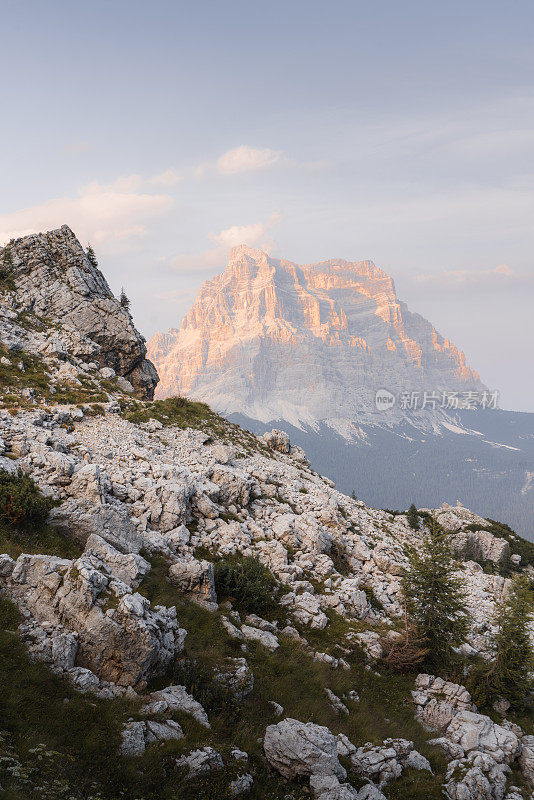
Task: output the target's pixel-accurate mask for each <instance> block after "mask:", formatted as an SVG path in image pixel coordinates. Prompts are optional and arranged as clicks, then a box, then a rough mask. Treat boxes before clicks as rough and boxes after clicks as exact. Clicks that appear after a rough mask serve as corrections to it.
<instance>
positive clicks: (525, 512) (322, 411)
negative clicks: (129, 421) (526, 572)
mask: <svg viewBox="0 0 534 800" xmlns="http://www.w3.org/2000/svg"><path fill="white" fill-rule="evenodd" d="M148 354H149V357H150V358H151V359H152V361H153V362H154V363H155V364H156V366H157V369H158V373H159V375H160V379H161V382H160V384H159V385H158V388H157V391H156V394H157V396H159V397H168V396H171V395H178V394H181V395H184V396H187V397H193V398H197V399H200V400H203V401H205V402H207V403H208V404H209V405H210V406H212V408H214V409H216V410H217V411H220V412H221V413H223V414H225V415H226V416H228V417H229V418H230V419H232V420H234V421H236V422H238V423H239V424H241V425H243V426H245V427H247V428H249V429H250V430H252V431H254V432H256V433H259V434H261V433H264V432H265V431H267V430H270V428H272V427H273V426H275V427H277V428H280V429H282V430H285V431H286V432H287V433H289V434H290V436H291V438H292V440H293V441H295V442H296V443H297V444H299V445H301V446H302V447H304V449H305V450H306V452H308V453H309V454H310V455H311V457H312V459H313V463H314V464H315V465H316V468H317V469H319V470H320V471H321V472H322V473H323V474H325V475H328V476H329V477H331V478H333V479H334V480H335V481H336V483H337V485H338V486H339V487H340V488H341V489H342V490H343V491H346V492H349V491H351V490H352V489H355V491H356V493H357V494H358V496H359V497H361V498H362V499H363V500H365V501H366V502H367V503H370V504H372V505H375V506H377V507H382V506H387V507H389V508H407V507H408V506H409V505H410V503H411V502H414V501H415V502H416V503H417V504H418V505H419V506H424V505H428V506H430V505H432V504H435V503H436V502H438V501H439V502H441V501H442V500H443V499H446V500H447V502H449V503H456V501H457V500H461V501H462V502H463V503H465V504H467V505H469V507H471V508H473V509H475V510H476V511H477V512H478V513H481V514H484V515H485V516H491V517H492V518H494V519H507V520H508V521H509V522H510V523H511V524H512V525H513V526H515V527H516V529H517V530H518V532H520V533H521V534H522V535H523V536H526V537H527V538H531V539H534V530H533V528H532V518H533V512H534V481H533V480H532V475H534V423H533V419H534V417H533V416H532V415H526V414H523V415H520V414H515V413H514V412H501V411H482V410H480V409H479V410H478V411H469V410H457V409H454V408H450V409H448V408H442V407H441V406H442V404H441V403H437V406H436V408H435V409H433V408H426V409H425V410H422V409H421V407H420V406H419V408H418V409H417V410H412V409H403V408H402V404H401V403H400V402H399V398H400V396H401V393H403V392H404V393H410V395H411V393H412V392H414V393H415V395H416V396H418V397H419V398H421V397H422V396H423V395H424V392H425V391H427V392H429V393H432V392H436V393H439V394H443V392H455V391H456V392H458V393H459V395H460V396H461V394H462V393H463V392H466V393H467V392H477V393H483V392H484V391H485V387H484V384H483V383H482V381H481V380H480V377H479V375H478V373H477V372H475V370H474V369H472V368H471V367H470V366H469V365H468V364H467V361H466V358H465V355H464V353H463V352H462V351H461V350H460V349H458V348H457V347H456V346H455V345H453V344H452V343H451V342H450V340H449V339H445V338H443V337H442V336H441V335H440V334H439V333H438V332H437V331H436V330H435V328H434V327H433V326H432V324H431V323H430V322H427V320H425V319H424V318H423V317H422V316H420V315H419V314H415V313H413V312H411V311H409V310H408V308H407V306H406V304H405V303H403V302H402V301H400V300H399V299H398V298H397V295H396V292H395V286H394V283H393V280H392V278H391V277H389V276H388V275H387V274H386V273H385V272H383V270H381V269H379V268H378V267H376V266H375V265H374V264H373V263H372V262H371V261H358V262H349V261H344V260H340V259H332V260H330V261H323V262H321V263H319V264H308V265H303V266H299V265H297V264H293V263H291V262H289V261H284V260H279V259H273V258H270V257H269V256H267V255H266V254H265V253H263V252H262V251H260V250H253V249H251V248H249V247H246V246H240V247H236V248H234V249H233V250H232V252H231V254H230V258H229V263H228V266H227V268H226V270H225V271H224V272H223V273H222V274H221V275H218V276H217V277H215V278H213V279H212V280H209V281H206V282H205V283H204V284H203V286H202V288H201V290H200V292H199V295H198V297H197V299H196V301H195V303H194V304H193V306H192V307H191V309H190V310H189V312H188V314H187V315H186V317H185V318H184V320H183V322H182V324H181V326H180V327H179V328H176V329H171V330H169V331H168V332H167V333H158V334H156V335H155V336H154V337H153V338H152V339H151V341H150V342H149V343H148ZM379 389H386V390H388V391H389V392H391V393H392V394H393V395H394V396H395V398H396V403H395V405H394V406H393V407H391V408H389V409H388V410H377V408H376V404H375V395H376V392H377V390H379ZM479 396H480V395H479Z"/></svg>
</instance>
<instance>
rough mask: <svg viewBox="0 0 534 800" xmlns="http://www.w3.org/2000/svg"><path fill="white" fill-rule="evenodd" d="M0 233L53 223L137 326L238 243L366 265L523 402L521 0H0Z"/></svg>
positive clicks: (532, 206) (529, 152)
mask: <svg viewBox="0 0 534 800" xmlns="http://www.w3.org/2000/svg"><path fill="white" fill-rule="evenodd" d="M0 15H1V16H0V19H1V20H2V29H3V36H2V45H1V47H0V76H1V77H0V81H1V96H2V115H1V118H2V122H1V133H0V242H4V241H7V240H8V239H10V238H11V237H13V236H19V235H24V234H26V233H31V232H35V231H41V230H48V229H51V228H55V227H59V226H60V225H62V224H64V223H66V224H68V225H70V226H71V228H72V229H73V230H74V232H75V233H76V234H77V235H78V236H79V238H80V240H81V241H82V243H83V244H86V243H88V242H91V244H92V246H93V247H94V249H95V251H96V254H97V258H98V260H99V263H100V267H101V269H102V271H103V272H104V273H105V275H106V277H107V278H108V281H109V283H110V285H111V287H112V289H113V290H114V291H115V292H116V293H118V292H119V291H120V289H121V286H124V287H125V290H126V292H127V294H128V296H129V297H130V299H131V303H132V311H133V314H134V318H135V321H136V324H137V327H138V328H139V329H140V330H141V331H142V332H143V334H144V335H145V336H146V337H147V338H148V337H150V336H151V335H152V334H153V333H154V332H155V331H157V330H166V329H167V328H169V327H171V326H172V327H177V326H178V325H179V323H180V320H181V318H182V317H183V315H184V314H185V313H186V311H187V310H188V308H189V307H190V305H191V304H192V303H193V301H194V299H195V297H196V294H197V292H198V289H199V287H200V285H201V284H202V282H203V281H204V280H207V279H209V278H211V277H213V276H214V275H216V274H217V273H219V272H221V271H222V270H223V269H224V266H225V263H226V259H227V256H228V252H229V249H230V247H232V246H233V245H236V244H241V243H243V242H244V243H246V244H249V245H251V246H254V247H260V248H263V249H265V250H267V251H268V252H269V253H270V254H271V255H273V256H275V257H283V258H287V259H289V260H291V261H295V262H297V263H308V262H314V261H321V260H324V259H327V258H337V257H339V258H346V259H349V260H362V259H371V260H373V261H374V262H375V263H376V264H377V265H378V266H380V267H382V268H383V269H384V270H386V271H387V272H388V273H389V274H390V275H392V277H393V278H394V280H395V284H396V288H397V292H398V295H399V297H400V298H401V299H403V300H405V301H406V302H407V303H408V305H409V307H410V308H411V309H412V310H413V311H417V312H419V313H420V314H422V315H423V316H424V317H426V318H427V319H429V320H430V321H431V322H432V323H433V324H434V325H435V327H436V328H437V329H438V330H439V331H440V332H441V333H442V334H443V335H444V336H447V337H449V338H450V339H451V340H452V341H453V342H454V343H455V344H457V345H458V346H459V347H461V348H462V349H463V350H464V351H465V353H466V356H467V358H468V361H469V363H470V364H471V366H473V367H474V368H475V369H476V370H478V372H479V373H480V374H481V377H482V379H483V380H484V382H485V383H486V384H487V385H488V386H489V387H490V388H492V389H494V390H498V391H500V393H501V406H502V407H504V408H510V409H515V410H523V411H534V369H533V341H534V313H533V307H534V263H533V258H534V48H533V47H532V40H533V35H534V5H533V4H532V2H531V0H507V2H504V0H502V2H492V0H484V2H479V0H462V2H457V1H456V0H447V2H430V3H429V2H428V0H424V1H422V2H415V1H414V0H405V2H403V3H399V2H398V0H394V2H391V1H390V0H382V2H380V3H369V2H367V0H366V2H360V0H350V2H345V1H344V0H343V1H338V0H330V2H328V3H326V2H320V3H319V2H315V1H314V0H306V1H303V0H285V2H278V0H271V2H269V3H259V2H254V0H248V2H233V1H232V0H226V2H224V3H222V2H220V0H219V2H205V1H204V0H197V1H196V2H195V3H192V2H191V1H190V0H189V2H181V1H180V0H172V2H171V1H170V0H151V2H150V3H149V2H147V0H144V1H143V2H139V0H127V1H125V0H106V1H105V2H102V0H92V2H91V3H87V2H81V0H68V1H67V0H65V1H63V0H0Z"/></svg>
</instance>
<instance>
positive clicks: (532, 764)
mask: <svg viewBox="0 0 534 800" xmlns="http://www.w3.org/2000/svg"><path fill="white" fill-rule="evenodd" d="M521 744H522V746H523V749H522V751H521V755H520V756H519V766H520V767H521V772H522V774H523V777H524V779H525V780H526V782H527V783H528V785H529V786H530V787H531V788H532V789H534V736H523V738H522V739H521Z"/></svg>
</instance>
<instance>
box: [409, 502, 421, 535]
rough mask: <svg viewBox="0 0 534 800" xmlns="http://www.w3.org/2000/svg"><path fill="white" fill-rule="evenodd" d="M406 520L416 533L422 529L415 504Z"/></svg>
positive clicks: (412, 505)
mask: <svg viewBox="0 0 534 800" xmlns="http://www.w3.org/2000/svg"><path fill="white" fill-rule="evenodd" d="M406 520H407V522H408V525H409V526H410V528H413V529H414V531H418V530H419V527H420V520H419V514H418V513H417V509H416V507H415V505H414V504H413V503H412V504H411V506H410V508H409V509H408V513H407V514H406Z"/></svg>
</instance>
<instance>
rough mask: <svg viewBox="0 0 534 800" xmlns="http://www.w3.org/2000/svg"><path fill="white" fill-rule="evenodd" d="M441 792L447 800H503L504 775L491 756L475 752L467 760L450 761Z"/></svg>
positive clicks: (504, 789)
mask: <svg viewBox="0 0 534 800" xmlns="http://www.w3.org/2000/svg"><path fill="white" fill-rule="evenodd" d="M443 791H444V794H445V796H446V797H447V798H448V800H503V798H504V796H505V794H506V775H505V773H504V771H503V767H502V765H500V764H497V763H496V762H495V761H494V760H493V759H492V758H491V756H489V755H487V754H486V753H479V752H477V751H476V750H475V751H473V752H472V753H471V754H470V755H469V756H468V757H467V758H464V759H461V760H459V761H451V763H450V764H449V767H448V769H447V774H446V776H445V783H444V785H443Z"/></svg>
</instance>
